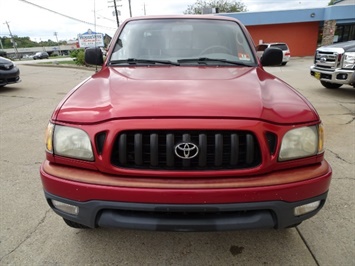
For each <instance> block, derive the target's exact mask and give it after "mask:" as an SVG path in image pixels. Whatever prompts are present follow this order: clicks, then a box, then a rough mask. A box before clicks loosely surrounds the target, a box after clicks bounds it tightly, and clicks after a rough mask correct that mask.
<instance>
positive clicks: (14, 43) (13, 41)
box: [4, 21, 20, 59]
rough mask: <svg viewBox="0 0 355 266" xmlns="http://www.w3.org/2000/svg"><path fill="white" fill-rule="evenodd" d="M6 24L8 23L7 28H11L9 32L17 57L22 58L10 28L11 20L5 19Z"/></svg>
mask: <svg viewBox="0 0 355 266" xmlns="http://www.w3.org/2000/svg"><path fill="white" fill-rule="evenodd" d="M4 24H6V25H7V28H8V29H9V33H10V37H11V42H12V45H13V46H14V49H15V54H16V58H17V59H20V58H19V55H18V51H17V43H16V42H15V39H14V37H13V36H12V33H11V30H10V26H9V22H7V21H5V23H4Z"/></svg>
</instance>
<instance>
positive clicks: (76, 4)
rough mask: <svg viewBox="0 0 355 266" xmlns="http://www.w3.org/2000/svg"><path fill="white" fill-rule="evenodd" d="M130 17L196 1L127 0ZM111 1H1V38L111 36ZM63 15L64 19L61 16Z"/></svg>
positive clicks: (320, 0) (262, 3) (261, 2)
mask: <svg viewBox="0 0 355 266" xmlns="http://www.w3.org/2000/svg"><path fill="white" fill-rule="evenodd" d="M130 2H131V10H132V16H143V15H170V14H183V12H184V11H185V10H186V9H187V7H188V6H189V5H193V4H194V3H195V2H196V0H130ZM239 2H242V3H244V4H245V5H246V7H247V9H248V11H250V12H258V11H271V10H287V9H303V8H317V7H326V6H327V5H328V3H329V0H240V1H239ZM116 3H117V5H118V10H119V11H120V12H121V16H120V23H122V22H123V21H124V20H125V19H127V18H129V16H130V13H129V4H128V3H129V0H116ZM113 5H114V4H113V0H0V36H1V37H2V36H7V37H10V33H9V28H10V31H11V33H12V34H13V35H17V36H19V37H30V38H31V40H32V41H36V42H40V41H47V40H48V39H51V40H52V41H56V40H57V38H58V40H71V39H75V38H77V35H78V34H81V33H84V32H87V31H88V29H91V30H92V31H95V32H100V33H105V34H108V35H110V36H113V35H114V33H115V30H116V29H117V22H116V17H115V16H114V8H113ZM63 15H64V16H63Z"/></svg>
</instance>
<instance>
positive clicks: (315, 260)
mask: <svg viewBox="0 0 355 266" xmlns="http://www.w3.org/2000/svg"><path fill="white" fill-rule="evenodd" d="M296 230H297V232H298V234H299V236H300V237H301V239H302V241H303V243H304V244H305V246H306V248H307V249H308V251H309V253H310V254H311V256H312V258H313V259H314V262H315V263H316V264H317V266H320V264H319V261H318V260H317V257H316V255H315V254H314V253H313V251H312V249H311V247H310V246H309V245H308V243H307V241H306V239H305V238H304V236H303V235H302V233H301V231H300V229H299V228H298V227H296Z"/></svg>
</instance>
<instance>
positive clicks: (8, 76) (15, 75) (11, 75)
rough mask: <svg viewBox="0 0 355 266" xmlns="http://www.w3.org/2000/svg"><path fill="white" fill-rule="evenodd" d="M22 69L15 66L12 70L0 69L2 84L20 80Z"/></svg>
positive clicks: (0, 81) (0, 84) (0, 83)
mask: <svg viewBox="0 0 355 266" xmlns="http://www.w3.org/2000/svg"><path fill="white" fill-rule="evenodd" d="M20 81H21V80H20V70H19V69H18V68H17V67H14V68H13V69H10V70H0V86H5V85H7V84H12V83H18V82H20Z"/></svg>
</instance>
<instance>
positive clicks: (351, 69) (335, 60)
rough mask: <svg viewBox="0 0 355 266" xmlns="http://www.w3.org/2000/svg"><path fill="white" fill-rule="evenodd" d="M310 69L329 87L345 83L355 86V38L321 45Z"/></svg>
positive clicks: (312, 73) (332, 87)
mask: <svg viewBox="0 0 355 266" xmlns="http://www.w3.org/2000/svg"><path fill="white" fill-rule="evenodd" d="M310 70H311V71H310V74H311V76H313V77H315V78H316V79H318V80H319V81H320V83H321V84H322V85H323V86H324V87H326V88H328V89H337V88H340V87H341V86H342V85H344V84H348V85H351V86H353V87H354V88H355V40H354V41H348V42H340V43H336V44H332V45H327V46H322V47H319V48H318V49H317V50H316V53H315V56H314V65H312V66H311V69H310Z"/></svg>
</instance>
